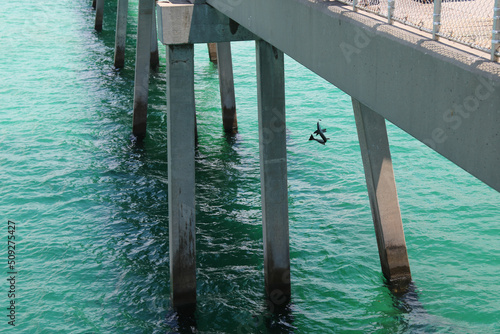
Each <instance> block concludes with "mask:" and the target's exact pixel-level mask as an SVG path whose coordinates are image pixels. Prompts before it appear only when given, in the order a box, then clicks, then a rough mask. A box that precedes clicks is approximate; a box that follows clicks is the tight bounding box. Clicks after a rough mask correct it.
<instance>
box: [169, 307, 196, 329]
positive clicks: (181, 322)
mask: <svg viewBox="0 0 500 334" xmlns="http://www.w3.org/2000/svg"><path fill="white" fill-rule="evenodd" d="M166 324H167V326H168V327H169V328H170V329H169V330H168V332H167V333H179V334H187V333H197V332H198V325H197V323H196V306H185V307H176V308H175V309H171V310H170V311H169V313H168V314H167V321H166Z"/></svg>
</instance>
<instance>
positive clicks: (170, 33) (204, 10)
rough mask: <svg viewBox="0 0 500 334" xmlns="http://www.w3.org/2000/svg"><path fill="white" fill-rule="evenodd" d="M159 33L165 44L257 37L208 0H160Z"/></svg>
mask: <svg viewBox="0 0 500 334" xmlns="http://www.w3.org/2000/svg"><path fill="white" fill-rule="evenodd" d="M157 8H158V11H157V13H158V37H159V39H160V41H161V42H162V43H163V44H165V45H175V44H196V43H218V42H231V41H246V40H255V39H256V38H255V36H254V35H253V34H251V33H250V32H248V30H246V29H245V28H243V27H241V26H240V25H239V24H237V23H236V22H234V21H231V20H230V19H229V18H228V17H227V16H225V15H223V14H221V13H220V12H218V11H216V10H215V9H213V8H212V7H210V6H208V5H207V4H204V3H198V2H196V3H195V4H192V3H191V2H189V1H187V0H174V1H171V2H158V5H157Z"/></svg>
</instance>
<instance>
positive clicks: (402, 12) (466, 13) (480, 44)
mask: <svg viewBox="0 0 500 334" xmlns="http://www.w3.org/2000/svg"><path fill="white" fill-rule="evenodd" d="M337 1H339V2H342V3H345V4H347V5H352V7H353V10H355V11H356V10H358V9H360V10H365V11H368V12H371V13H375V14H377V15H380V16H382V17H386V18H387V21H388V23H390V24H392V22H393V21H397V22H400V23H403V24H406V25H409V26H412V27H415V28H418V29H420V30H423V31H427V32H429V33H431V34H432V38H433V39H435V40H437V39H438V38H439V37H443V38H446V39H449V40H452V41H455V42H458V43H461V44H465V45H468V46H470V47H473V48H475V49H478V50H482V51H485V52H489V53H490V54H491V60H493V61H497V60H498V59H499V56H500V53H499V50H498V48H499V46H500V0H337Z"/></svg>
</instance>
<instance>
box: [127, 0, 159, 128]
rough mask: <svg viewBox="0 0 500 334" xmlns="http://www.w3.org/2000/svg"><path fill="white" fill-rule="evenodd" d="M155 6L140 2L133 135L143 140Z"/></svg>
mask: <svg viewBox="0 0 500 334" xmlns="http://www.w3.org/2000/svg"><path fill="white" fill-rule="evenodd" d="M153 4H154V0H139V18H138V22H137V48H136V56H135V79H134V119H133V129H132V132H133V134H134V135H135V136H137V137H138V138H143V137H144V136H145V135H146V124H147V115H148V96H149V67H150V59H151V27H152V20H153V8H154V7H153Z"/></svg>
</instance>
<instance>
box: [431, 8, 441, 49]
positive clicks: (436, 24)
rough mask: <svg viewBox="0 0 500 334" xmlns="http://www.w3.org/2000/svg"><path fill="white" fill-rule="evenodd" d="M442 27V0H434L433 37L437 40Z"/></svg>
mask: <svg viewBox="0 0 500 334" xmlns="http://www.w3.org/2000/svg"><path fill="white" fill-rule="evenodd" d="M439 28H441V0H434V15H433V19H432V39H433V40H435V41H437V40H438V34H439Z"/></svg>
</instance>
